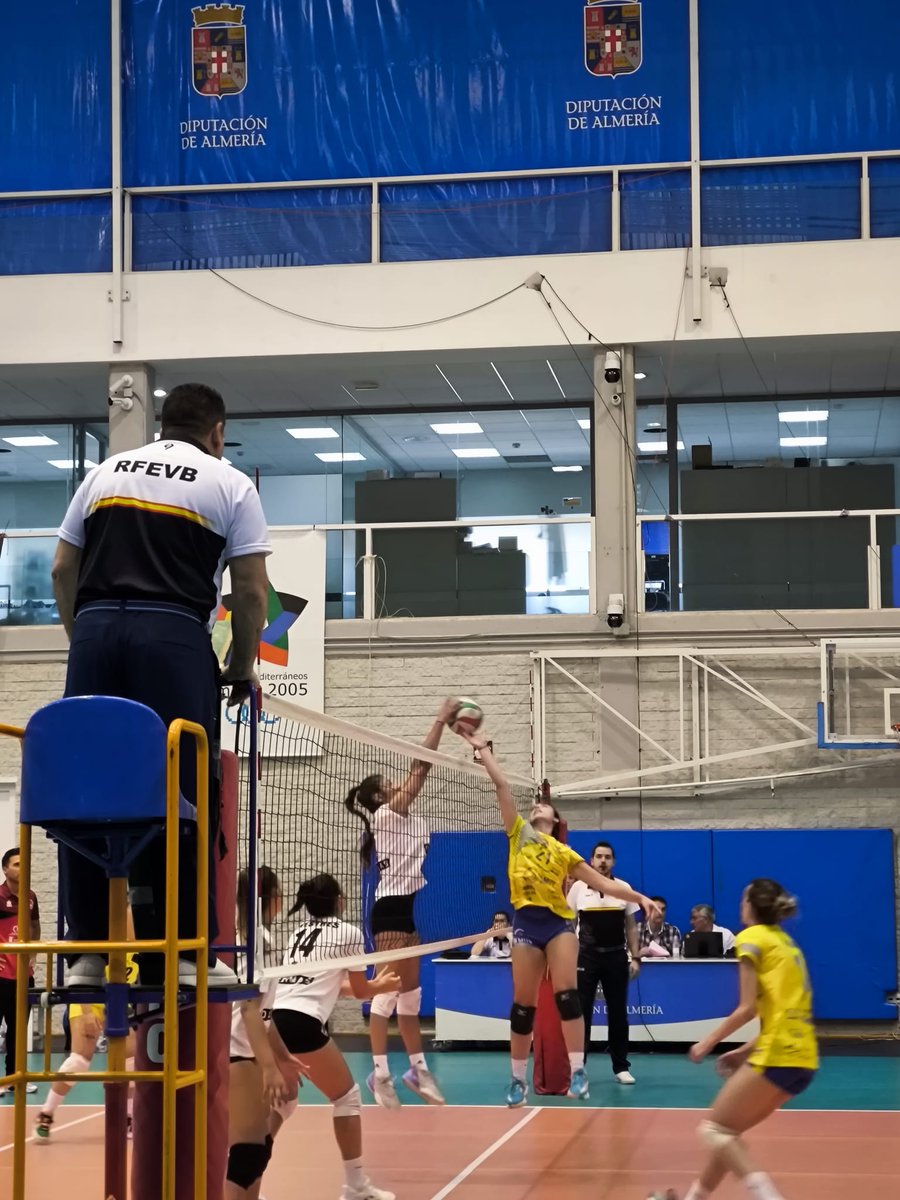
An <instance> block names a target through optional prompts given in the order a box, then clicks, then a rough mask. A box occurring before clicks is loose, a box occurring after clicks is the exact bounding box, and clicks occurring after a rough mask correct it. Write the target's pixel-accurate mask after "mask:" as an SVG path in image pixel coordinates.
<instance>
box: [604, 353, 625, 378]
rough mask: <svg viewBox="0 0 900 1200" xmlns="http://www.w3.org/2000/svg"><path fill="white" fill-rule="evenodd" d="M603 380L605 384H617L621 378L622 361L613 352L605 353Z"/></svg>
mask: <svg viewBox="0 0 900 1200" xmlns="http://www.w3.org/2000/svg"><path fill="white" fill-rule="evenodd" d="M603 378H604V379H605V380H606V382H607V383H618V382H619V381H620V380H621V378H622V360H621V358H620V357H619V355H618V354H616V352H615V350H608V351H607V353H606V360H605V362H604V364H603Z"/></svg>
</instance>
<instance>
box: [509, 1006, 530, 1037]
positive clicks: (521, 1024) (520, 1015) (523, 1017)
mask: <svg viewBox="0 0 900 1200" xmlns="http://www.w3.org/2000/svg"><path fill="white" fill-rule="evenodd" d="M536 1011H537V1010H536V1009H534V1008H529V1007H528V1006H527V1005H525V1004H514V1005H513V1006H512V1008H511V1009H510V1013H509V1027H510V1029H511V1030H512V1031H513V1033H531V1031H532V1030H533V1029H534V1014H535V1012H536Z"/></svg>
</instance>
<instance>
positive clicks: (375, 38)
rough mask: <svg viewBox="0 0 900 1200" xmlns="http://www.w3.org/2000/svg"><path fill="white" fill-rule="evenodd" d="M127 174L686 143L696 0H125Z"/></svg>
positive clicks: (613, 151)
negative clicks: (691, 14) (622, 0)
mask: <svg viewBox="0 0 900 1200" xmlns="http://www.w3.org/2000/svg"><path fill="white" fill-rule="evenodd" d="M124 7H125V31H124V32H125V64H126V65H125V79H126V91H125V129H126V159H125V183H126V186H141V185H163V186H165V185H172V184H182V183H195V184H214V183H231V182H236V183H237V182H240V183H262V182H267V181H284V180H291V179H296V180H303V179H323V180H324V179H353V178H360V177H367V176H373V175H374V176H405V175H423V174H430V175H435V174H437V175H447V174H454V173H461V172H487V171H517V170H533V169H543V168H550V169H552V168H558V167H577V166H598V165H609V164H623V163H636V164H637V163H647V162H663V161H679V160H684V159H686V158H688V156H689V121H688V109H689V103H688V101H689V66H688V18H687V0H642V2H641V3H635V4H624V5H623V4H607V3H603V2H601V0H598V2H596V3H591V2H586V0H558V2H557V3H555V4H548V3H546V0H457V2H456V3H455V4H454V5H453V7H452V10H451V9H450V8H448V6H447V5H446V4H425V3H421V2H420V3H415V4H413V3H404V4H402V5H399V4H397V3H396V2H395V0H246V3H243V4H232V3H217V2H204V0H194V2H193V3H192V2H191V0H125V5H124Z"/></svg>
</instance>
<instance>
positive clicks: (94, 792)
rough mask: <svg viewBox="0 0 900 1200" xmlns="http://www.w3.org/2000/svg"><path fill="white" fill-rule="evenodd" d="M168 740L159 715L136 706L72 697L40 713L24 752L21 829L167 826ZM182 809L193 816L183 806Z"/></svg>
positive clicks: (127, 702) (32, 722)
mask: <svg viewBox="0 0 900 1200" xmlns="http://www.w3.org/2000/svg"><path fill="white" fill-rule="evenodd" d="M166 735H167V733H166V727H165V725H164V724H163V723H162V721H161V720H160V718H159V717H158V716H157V714H156V713H155V712H154V711H153V710H152V709H150V708H147V706H146V705H144V704H138V703H136V702H135V701H134V700H122V699H120V698H118V697H114V696H73V697H70V698H68V699H65V700H56V701H54V703H53V704H48V705H47V706H46V707H45V708H42V709H39V710H38V712H36V713H35V714H34V716H33V717H32V718H31V720H30V721H29V722H28V725H27V726H26V728H25V738H24V741H23V747H22V802H21V819H22V821H23V823H24V824H26V825H41V826H44V827H45V828H46V827H48V826H60V825H68V824H71V823H78V824H79V825H97V824H106V823H110V824H115V825H119V826H121V825H122V824H125V823H130V822H132V821H135V822H146V821H148V820H155V821H160V820H163V819H164V818H165V815H166ZM181 809H182V814H181V815H182V816H184V817H193V815H194V809H193V807H192V806H191V805H188V804H187V803H186V802H185V801H184V800H182V802H181Z"/></svg>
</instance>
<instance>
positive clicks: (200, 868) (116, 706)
mask: <svg viewBox="0 0 900 1200" xmlns="http://www.w3.org/2000/svg"><path fill="white" fill-rule="evenodd" d="M0 734H3V735H6V736H10V737H14V738H17V739H18V740H19V741H20V742H21V744H22V798H21V814H20V820H21V831H20V854H21V864H22V865H21V888H22V889H23V894H24V895H26V896H27V895H28V892H29V889H30V886H31V851H32V829H33V827H34V826H41V827H43V828H44V829H45V830H46V832H47V834H48V836H49V837H51V838H52V839H53V840H54V841H56V842H57V843H60V844H63V845H66V846H68V847H70V848H71V849H72V850H74V851H76V852H77V853H79V854H82V855H84V856H85V857H87V858H89V859H90V860H91V861H92V862H94V863H95V864H96V865H98V866H99V867H101V868H102V869H103V871H104V872H105V873H106V875H107V877H108V879H109V899H108V904H109V935H108V939H107V940H106V941H97V942H94V941H90V942H88V941H85V942H65V941H57V942H49V943H48V942H34V943H32V942H31V941H30V940H29V939H30V932H31V929H30V926H31V921H30V914H29V912H28V908H27V905H26V906H25V908H24V910H23V911H22V913H21V914H20V918H19V930H18V941H17V942H15V943H10V944H8V945H7V946H6V947H5V949H6V951H7V953H13V954H16V955H17V956H18V960H17V964H16V1004H17V1020H18V1022H19V1027H20V1028H21V1029H23V1030H24V1029H25V1028H26V1026H27V1018H28V1008H29V1003H30V996H29V958H31V957H34V956H36V955H38V954H42V955H46V957H47V969H48V979H47V987H48V988H49V986H50V979H51V978H52V959H53V955H54V954H69V955H81V954H102V955H104V956H106V957H107V958H108V962H109V972H108V982H107V983H106V985H105V986H104V987H103V988H101V989H98V990H94V989H85V988H73V989H63V990H62V991H61V992H60V991H58V992H56V993H54V995H53V1000H55V1001H60V1002H69V1001H70V1000H71V1001H76V1000H77V1001H78V1002H85V1003H103V1004H105V1006H106V1014H107V1036H108V1038H109V1058H108V1069H107V1070H106V1071H101V1072H95V1071H92V1072H84V1073H82V1072H73V1073H66V1074H65V1075H63V1074H60V1073H59V1072H54V1071H53V1070H52V1067H51V1062H50V1054H51V1039H50V1036H49V1035H50V1032H51V1030H50V1022H51V1013H50V1008H49V1005H48V1007H47V1015H46V1027H47V1028H46V1033H47V1036H45V1039H44V1063H43V1070H41V1071H29V1070H28V1061H27V1046H26V1039H25V1038H24V1037H21V1038H19V1039H18V1043H17V1046H16V1061H15V1073H14V1074H13V1075H12V1076H7V1077H4V1078H0V1084H13V1085H14V1087H15V1115H14V1148H13V1192H12V1200H25V1163H26V1141H27V1136H28V1135H27V1129H26V1121H27V1108H26V1095H25V1086H26V1084H27V1083H30V1082H35V1083H50V1082H53V1081H54V1080H56V1079H63V1080H65V1081H66V1082H68V1083H77V1082H80V1081H82V1080H90V1081H92V1082H95V1083H97V1082H103V1083H105V1084H106V1153H105V1178H104V1183H103V1197H104V1198H109V1200H126V1198H127V1194H128V1192H127V1183H128V1180H127V1139H126V1095H127V1089H128V1085H129V1083H131V1082H153V1083H156V1084H158V1085H161V1086H162V1109H163V1120H162V1146H161V1147H160V1154H161V1159H162V1188H161V1192H160V1200H176V1142H177V1128H176V1097H177V1093H178V1092H179V1091H180V1090H181V1089H183V1088H187V1087H193V1088H194V1106H193V1108H194V1113H193V1116H194V1162H193V1167H194V1176H193V1185H194V1186H193V1195H194V1200H201V1197H205V1196H206V1108H207V1025H208V999H209V996H208V978H207V976H208V942H209V904H208V897H209V839H208V838H207V837H205V836H199V837H198V838H197V915H196V920H197V925H196V929H197V936H196V937H194V938H179V936H178V875H179V843H180V840H181V839H180V837H179V831H180V827H181V825H182V823H183V822H184V821H191V822H196V823H197V825H198V828H199V829H200V830H206V829H207V828H208V827H209V786H208V780H209V747H208V744H207V737H206V732H205V730H204V729H203V728H202V726H200V725H197V724H194V723H193V722H190V721H183V720H176V721H173V722H172V724H171V725H170V726H169V728H168V730H167V729H166V727H165V726H164V725H163V723H162V721H161V720H160V718H159V717H158V716H157V714H156V713H155V712H153V711H152V709H150V708H147V707H146V706H145V705H142V704H138V703H136V702H135V701H132V700H123V699H119V698H114V697H109V696H79V697H71V698H68V699H65V700H57V701H55V702H54V703H53V704H49V705H47V706H46V707H45V708H42V709H39V710H38V711H37V712H36V713H35V714H34V715H33V716H32V718H31V719H30V720H29V722H28V724H27V726H26V727H25V729H21V728H18V727H15V726H11V725H3V724H0ZM184 737H189V738H191V739H192V740H193V743H194V753H195V757H196V780H197V792H196V799H197V804H196V808H195V807H194V806H193V805H189V804H187V802H186V801H185V800H184V799H183V798H182V797H181V794H180V788H179V779H180V766H181V742H182V739H183V738H184ZM160 836H164V837H165V844H166V923H165V936H164V938H162V939H158V940H144V941H136V940H135V941H129V940H128V938H127V929H126V913H127V902H128V898H127V879H128V869H129V865H130V864H131V862H132V861H133V860H134V858H135V857H136V855H137V854H139V853H140V851H141V850H142V849H143V848H144V847H145V846H146V845H147V844H148V843H149V842H150V841H152V840H153V839H154V838H157V837H160ZM186 951H194V952H196V957H197V978H196V991H192V992H191V996H190V1003H191V1004H192V1005H194V1006H195V1007H196V1039H195V1041H194V1047H195V1049H194V1053H193V1062H192V1063H191V1064H190V1065H189V1066H188V1067H186V1068H179V1056H178V1045H179V1039H178V1024H179V982H178V959H179V955H180V954H182V953H184V952H186ZM129 952H132V953H157V954H158V953H163V954H164V955H165V979H164V983H163V988H162V1007H163V1013H164V1018H165V1030H166V1039H167V1047H168V1049H167V1051H166V1052H164V1054H163V1060H162V1068H161V1070H148V1071H134V1072H127V1071H126V1070H125V1039H126V1035H127V1033H128V1028H129V1016H128V1006H129V1000H132V1001H135V1000H137V999H139V998H140V999H142V1000H144V1002H146V1001H148V1000H152V999H153V997H151V996H148V995H147V994H146V989H144V991H143V994H141V992H142V990H141V989H140V988H130V987H129V985H128V984H127V982H126V976H125V966H126V959H125V956H126V954H127V953H129ZM157 991H158V989H157ZM227 998H228V999H229V1000H230V999H231V995H230V994H229V995H228V996H227Z"/></svg>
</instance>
